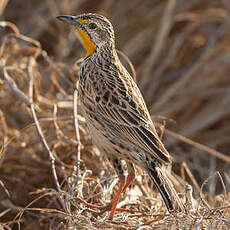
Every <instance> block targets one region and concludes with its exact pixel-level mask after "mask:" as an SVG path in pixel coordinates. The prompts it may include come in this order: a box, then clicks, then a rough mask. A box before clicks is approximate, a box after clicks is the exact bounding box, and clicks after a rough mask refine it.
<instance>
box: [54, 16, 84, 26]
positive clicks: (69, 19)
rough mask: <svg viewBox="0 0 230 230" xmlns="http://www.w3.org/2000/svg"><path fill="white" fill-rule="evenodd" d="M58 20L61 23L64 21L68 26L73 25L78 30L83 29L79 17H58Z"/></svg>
mask: <svg viewBox="0 0 230 230" xmlns="http://www.w3.org/2000/svg"><path fill="white" fill-rule="evenodd" d="M57 19H59V20H61V21H64V22H66V23H68V24H71V25H74V26H76V27H78V28H82V25H81V23H79V22H78V21H77V17H75V16H71V15H60V16H57Z"/></svg>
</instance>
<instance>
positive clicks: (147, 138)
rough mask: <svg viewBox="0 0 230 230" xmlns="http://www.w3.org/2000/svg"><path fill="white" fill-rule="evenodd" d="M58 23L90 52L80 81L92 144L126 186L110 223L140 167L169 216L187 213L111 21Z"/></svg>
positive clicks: (89, 18) (87, 17)
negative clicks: (69, 27) (65, 25)
mask: <svg viewBox="0 0 230 230" xmlns="http://www.w3.org/2000/svg"><path fill="white" fill-rule="evenodd" d="M57 18H58V19H59V20H61V21H64V22H66V23H68V24H70V25H72V26H73V27H74V29H75V30H76V33H77V35H78V37H79V39H80V41H81V42H82V44H83V47H84V48H85V50H86V55H85V57H84V59H83V61H82V63H81V65H80V73H79V81H78V95H79V100H80V104H81V106H82V110H83V113H84V117H85V119H86V123H87V127H88V130H89V134H90V135H91V138H92V142H93V143H94V144H95V145H96V146H97V147H98V149H99V150H100V152H102V153H103V154H105V155H106V156H107V158H108V160H109V161H110V163H111V164H112V165H113V167H114V169H115V171H116V173H117V175H118V178H119V181H120V185H119V189H118V191H117V193H116V194H115V196H114V197H113V198H112V199H111V202H110V203H109V204H107V205H106V206H104V211H110V214H109V219H110V220H112V219H113V218H114V213H115V210H116V206H117V203H118V201H119V198H120V195H121V193H122V192H124V191H125V190H126V188H127V187H128V186H129V185H130V184H131V183H132V181H133V180H134V178H135V167H134V165H137V166H139V167H140V168H142V169H143V170H144V171H145V172H147V174H148V175H149V176H150V178H151V179H152V181H153V182H154V184H155V185H156V188H157V189H158V191H159V192H160V195H161V197H162V199H163V201H164V203H165V205H166V207H167V209H168V211H169V213H172V212H176V211H182V210H183V209H184V207H183V204H182V202H181V200H180V198H179V196H178V194H177V192H176V190H175V189H174V187H173V185H172V182H171V181H170V180H169V178H168V177H167V175H166V167H167V165H169V164H171V163H172V160H171V157H170V155H169V153H168V151H167V150H166V148H165V146H164V144H163V143H162V141H161V139H160V138H159V136H158V133H157V132H156V128H155V126H154V124H153V121H152V119H151V117H150V114H149V111H148V109H147V106H146V103H145V101H144V98H143V96H142V94H141V92H140V90H139V88H138V86H137V84H136V83H135V81H134V80H133V78H132V76H131V75H130V74H129V72H128V71H127V70H126V69H125V67H124V66H123V65H122V63H121V62H120V60H119V57H118V54H117V51H116V47H115V35H114V29H113V26H112V24H111V22H110V21H109V20H108V19H107V18H106V17H105V16H103V15H100V14H96V13H84V14H81V15H78V16H71V15H60V16H58V17H57ZM122 161H125V163H126V165H127V170H128V176H127V178H126V176H125V173H124V169H123V165H122Z"/></svg>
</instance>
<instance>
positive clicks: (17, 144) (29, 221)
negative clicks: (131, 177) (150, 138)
mask: <svg viewBox="0 0 230 230" xmlns="http://www.w3.org/2000/svg"><path fill="white" fill-rule="evenodd" d="M7 3H8V5H7ZM1 4H2V5H1ZM6 5H7V6H6ZM5 7H6V8H5ZM229 10H230V3H229V2H228V1H227V0H222V1H215V0H203V1H187V0H177V1H176V0H169V1H159V0H158V1H157V0H154V1H153V0H146V1H140V0H132V1H125V2H124V1H121V0H118V1H115V0H114V1H113V0H111V1H105V0H97V1H89V0H84V1H83V0H78V1H74V0H72V1H71V0H68V1H58V0H57V1H55V0H50V1H38V0H37V1H35V0H21V1H13V0H12V1H2V2H1V3H0V12H4V18H3V19H4V20H3V21H1V22H0V36H1V37H0V39H1V46H0V140H1V145H0V153H1V161H0V166H1V168H0V189H1V193H0V218H1V226H2V227H3V226H4V227H5V228H6V229H19V228H20V227H21V229H31V228H33V229H51V228H52V227H53V228H54V229H229V228H230V212H229V208H230V206H229V202H230V193H229V187H230V186H229V184H230V176H229V174H230V173H229V163H230V154H229V147H230V141H229V140H230V125H229V124H230V118H229V115H230V77H229V73H230V67H229V66H230V65H229V63H230V56H229V37H230V32H229V31H230V30H229V29H230V20H229V18H230V17H229V16H230V14H229V13H230V12H229ZM82 12H98V13H102V14H104V15H105V16H107V17H108V18H109V19H110V20H111V21H112V23H113V24H114V29H115V33H116V35H117V36H116V37H117V40H116V43H117V48H118V49H119V50H122V51H123V52H124V53H125V54H126V55H127V56H128V57H129V58H130V60H131V61H132V63H133V64H134V66H135V69H136V76H137V83H138V85H139V87H140V89H141V91H142V92H143V95H144V97H145V99H146V102H147V104H148V107H149V109H150V112H151V114H154V116H153V119H154V121H155V122H156V125H157V127H158V129H159V133H160V134H162V136H163V134H165V135H164V143H166V145H167V147H168V150H169V152H170V153H171V155H172V156H173V157H174V161H175V162H174V165H173V171H174V173H171V174H169V176H170V177H171V179H172V181H173V182H174V185H175V187H176V189H177V190H178V191H179V192H180V195H181V197H182V199H183V201H184V203H185V206H186V209H187V213H185V214H174V215H168V214H166V209H165V207H164V204H162V201H161V198H160V195H159V194H158V193H157V192H156V191H155V189H153V185H152V184H151V182H150V181H149V179H148V177H146V175H145V174H143V172H142V171H141V170H140V169H138V168H137V169H136V170H137V175H138V176H137V178H136V180H135V182H134V184H133V185H132V186H131V188H130V190H128V191H127V193H125V194H123V196H122V199H121V202H120V203H119V208H127V209H131V210H133V213H131V212H116V215H115V218H114V221H113V222H111V221H108V220H107V217H108V214H104V215H103V216H100V217H98V218H96V217H95V215H93V214H92V210H90V208H89V207H87V206H86V205H85V204H84V202H83V201H86V202H88V203H92V204H102V203H105V201H106V200H109V199H110V197H111V196H112V194H111V191H112V189H113V188H114V189H115V190H116V189H117V186H116V182H117V179H116V176H115V174H114V172H113V170H112V168H111V166H110V165H109V164H108V162H107V161H106V160H105V159H104V157H103V156H102V155H101V154H100V153H99V152H98V150H97V149H96V148H95V146H92V144H91V140H90V136H89V135H88V133H87V129H86V124H85V120H84V117H82V116H81V110H80V107H79V108H78V111H77V119H76V120H77V122H76V120H74V116H73V111H72V107H73V94H74V89H75V83H76V82H77V80H78V71H79V65H78V63H76V64H75V61H76V60H77V59H79V58H80V57H82V55H83V52H82V48H81V45H80V44H79V42H77V41H76V38H75V37H76V36H75V33H74V32H73V30H71V27H68V26H66V25H64V24H62V23H60V22H59V21H57V20H56V19H55V17H56V16H57V15H59V14H79V13H82ZM5 21H9V22H5ZM13 23H14V24H13ZM121 60H122V61H123V62H124V64H125V65H126V66H127V68H128V69H130V68H129V66H128V65H127V63H126V61H125V60H124V59H123V58H122V57H121ZM157 115H159V116H157ZM174 121H175V122H174ZM165 123H166V128H165V126H164V125H165ZM76 125H77V126H78V127H77V129H76V130H78V129H79V132H80V142H79V140H78V139H77V138H76V134H75V132H76V131H75V128H74V127H75V126H76ZM199 143H200V144H199ZM79 150H80V152H81V162H80V168H78V167H76V163H77V162H78V161H77V157H79ZM189 184H191V186H189ZM192 191H193V194H192ZM80 198H81V199H82V201H80ZM135 210H136V211H135ZM138 211H142V213H138ZM1 226H0V228H1Z"/></svg>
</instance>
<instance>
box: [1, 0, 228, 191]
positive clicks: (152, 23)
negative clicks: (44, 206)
mask: <svg viewBox="0 0 230 230" xmlns="http://www.w3.org/2000/svg"><path fill="white" fill-rule="evenodd" d="M4 2H5V3H6V5H5V6H6V8H5V9H4V7H3V6H4ZM7 3H8V4H7ZM1 4H2V5H1ZM0 7H2V8H1V10H2V12H3V13H2V16H1V19H2V20H7V21H10V22H12V23H14V24H15V25H16V26H17V27H18V29H19V30H20V32H21V34H23V35H26V36H28V37H31V38H33V39H35V40H38V41H39V42H40V43H41V45H42V48H43V49H44V50H46V51H47V53H48V55H49V56H50V57H51V59H52V60H53V61H54V62H57V63H64V64H66V65H68V66H69V67H70V68H73V72H74V73H75V76H77V71H76V69H74V63H75V61H76V60H77V59H79V58H81V57H82V56H83V55H84V50H83V48H82V46H81V44H80V42H79V41H78V40H77V39H76V35H75V32H74V31H73V29H72V28H71V27H68V26H67V25H65V24H63V23H61V22H60V21H58V20H57V19H56V16H57V15H60V14H72V15H78V14H81V13H84V12H96V13H100V14H103V15H105V16H106V17H108V19H109V20H110V21H111V22H112V24H113V26H114V30H115V35H116V46H117V49H119V50H121V51H123V52H124V53H125V54H126V55H127V56H128V57H129V59H130V61H131V62H132V63H133V65H134V66H135V69H136V74H137V83H138V86H139V87H140V90H141V92H142V93H143V95H144V98H145V100H146V103H147V105H148V108H149V110H150V113H151V115H154V116H153V119H154V121H156V122H160V123H162V122H163V120H164V119H165V120H166V128H167V129H169V130H171V131H174V132H176V133H178V134H180V135H183V136H185V137H187V138H189V139H192V140H194V141H196V142H198V143H201V144H203V145H205V146H208V147H210V148H211V149H213V150H216V151H219V152H221V153H222V154H224V155H226V156H227V157H230V150H229V149H230V1H228V0H219V1H217V0H193V1H188V0H169V1H166V0H145V1H143V0H126V1H123V0H107V1H106V0H9V1H6V0H5V1H4V0H3V1H2V2H0ZM0 33H1V34H0V38H1V41H2V39H3V36H5V35H6V34H8V33H9V29H5V28H2V27H0ZM121 60H122V62H123V63H124V65H125V66H126V67H127V68H128V70H130V69H129V66H128V65H127V63H126V61H125V60H124V59H123V58H122V57H121ZM41 63H42V61H41ZM41 65H42V64H41ZM0 68H2V67H1V65H0ZM41 68H43V72H42V73H44V75H43V74H42V76H41V78H42V79H43V80H42V81H44V82H45V84H46V79H50V78H49V73H48V72H46V69H45V68H44V67H41ZM45 77H47V78H46V79H44V78H45ZM1 78H2V76H1ZM76 79H77V77H76V78H75V79H74V80H73V81H76ZM47 81H48V80H47ZM45 84H44V85H45ZM47 84H48V83H47ZM72 92H73V87H70V88H68V95H71V94H72ZM6 95H7V94H4V93H3V91H2V92H1V91H0V109H1V111H2V112H3V114H6V115H5V119H6V122H7V125H8V128H9V129H13V130H15V129H16V130H17V129H21V128H23V127H25V126H26V125H28V121H30V119H31V117H30V115H28V114H25V113H24V112H22V113H21V116H18V115H19V113H17V117H16V116H15V113H16V111H14V110H13V108H11V106H13V105H12V104H11V102H10V101H9V102H6V101H7V100H8V99H6ZM55 95H56V94H55ZM54 98H55V96H54ZM59 99H60V98H57V99H56V100H59ZM3 101H4V103H3ZM7 111H11V112H9V113H8V112H7ZM17 111H18V110H17ZM70 113H71V112H70V111H69V114H70ZM63 114H65V112H63ZM23 116H25V117H23ZM158 116H162V117H163V118H159V117H158ZM172 120H173V121H175V122H173V121H172ZM31 122H32V120H31ZM164 142H165V143H166V145H167V146H168V149H169V152H170V153H171V155H172V156H173V157H174V158H175V162H177V163H178V165H180V163H182V162H186V163H187V165H188V167H189V168H190V170H191V171H192V173H193V174H194V176H195V178H196V180H197V181H198V183H199V184H201V183H202V182H203V181H204V180H205V179H206V178H207V177H209V176H211V175H213V174H214V173H215V172H216V171H217V170H218V171H220V172H221V173H222V174H223V173H224V172H225V173H226V174H227V175H229V174H230V170H229V162H226V161H225V160H223V159H220V158H216V157H215V156H214V155H211V154H210V153H208V152H206V151H204V150H203V149H201V148H200V147H199V148H197V147H195V146H193V145H190V144H187V143H184V142H183V141H181V140H178V139H177V138H175V137H173V136H172V135H170V134H167V133H166V134H165V136H164ZM12 148H14V147H12V146H11V147H9V149H8V150H7V151H8V152H10V149H12ZM41 149H42V148H41ZM14 151H15V152H14V153H15V154H16V153H17V151H18V150H17V151H16V150H14ZM40 151H42V150H40ZM228 159H229V158H228ZM5 162H7V156H6V161H5ZM175 171H176V172H179V166H178V167H175ZM4 173H6V172H4ZM4 175H5V174H4ZM2 179H3V178H2ZM226 188H229V183H226ZM209 189H210V190H215V189H216V190H217V191H219V192H220V191H222V190H220V188H219V187H218V186H214V187H213V186H212V187H211V188H209ZM212 192H215V191H212Z"/></svg>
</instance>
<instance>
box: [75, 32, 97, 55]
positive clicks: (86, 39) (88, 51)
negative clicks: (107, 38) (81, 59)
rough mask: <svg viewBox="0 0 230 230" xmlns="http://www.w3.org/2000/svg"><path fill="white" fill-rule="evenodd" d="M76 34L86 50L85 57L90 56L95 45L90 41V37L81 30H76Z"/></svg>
mask: <svg viewBox="0 0 230 230" xmlns="http://www.w3.org/2000/svg"><path fill="white" fill-rule="evenodd" d="M76 30H77V33H78V35H79V36H80V39H81V40H82V43H83V46H84V48H85V50H86V55H85V57H88V56H90V55H91V54H93V53H94V51H95V50H96V45H95V44H94V42H93V41H92V40H91V38H90V36H89V35H88V34H87V33H86V32H85V31H84V30H82V29H79V28H77V29H76Z"/></svg>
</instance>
